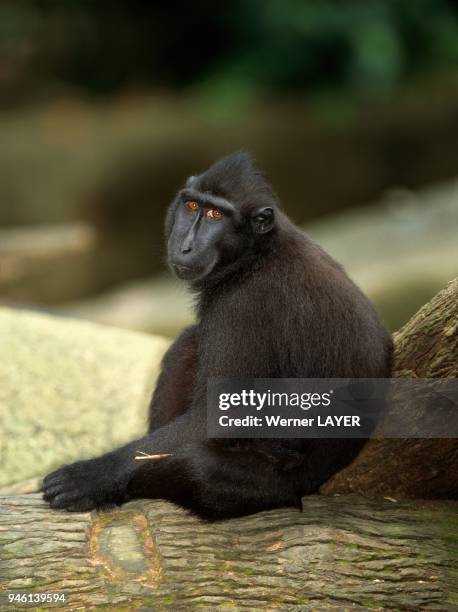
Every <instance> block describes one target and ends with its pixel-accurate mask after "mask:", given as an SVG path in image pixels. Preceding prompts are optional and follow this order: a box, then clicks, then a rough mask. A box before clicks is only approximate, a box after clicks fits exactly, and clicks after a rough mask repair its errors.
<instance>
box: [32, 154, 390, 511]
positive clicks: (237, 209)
mask: <svg viewBox="0 0 458 612" xmlns="http://www.w3.org/2000/svg"><path fill="white" fill-rule="evenodd" d="M189 197H195V198H199V203H200V205H201V208H202V210H204V209H205V206H207V207H218V204H220V205H221V206H223V205H224V203H225V202H226V203H228V206H232V210H229V211H228V213H227V214H223V217H222V218H221V219H220V220H219V221H215V222H213V221H212V220H211V219H210V220H209V219H208V218H207V217H205V215H204V214H203V213H202V215H203V216H202V219H200V218H199V219H198V217H197V216H194V217H192V216H189V215H191V213H190V212H189V210H188V209H187V208H185V207H186V198H189ZM199 210H200V209H199ZM205 210H206V209H205ZM196 214H197V215H200V214H201V213H200V212H199V213H196ZM186 215H188V216H186ZM191 225H192V229H189V228H191ZM190 232H191V233H192V236H191V233H190ZM189 236H191V238H192V240H191V238H189ZM166 237H167V240H168V252H169V262H170V264H171V266H172V267H174V269H175V270H176V271H177V274H179V275H180V276H182V277H183V278H187V280H188V281H189V282H190V285H191V288H192V289H193V290H194V291H195V292H196V295H197V318H196V323H195V325H193V326H191V327H188V328H186V329H185V330H184V331H183V332H182V333H181V334H180V335H179V336H178V338H177V339H176V340H175V342H174V343H173V345H172V346H171V348H170V349H169V351H168V352H167V354H166V355H165V357H164V360H163V364H162V373H161V375H160V377H159V381H158V384H157V387H156V390H155V392H154V395H153V398H152V401H151V407H150V419H149V432H148V434H147V435H146V436H145V437H143V438H141V439H140V440H136V441H134V442H132V443H130V444H127V445H126V446H124V447H122V448H120V449H117V450H115V451H112V452H110V453H108V454H106V455H104V456H102V457H99V458H96V459H91V460H88V461H79V462H77V463H74V464H72V465H68V466H63V467H62V468H60V469H59V470H57V471H56V472H54V473H53V474H50V475H49V476H47V478H46V479H45V480H44V484H43V491H44V498H45V499H46V500H48V501H49V502H50V504H51V506H52V507H53V508H65V509H67V510H74V511H83V510H90V509H93V508H103V507H108V506H110V505H113V504H121V503H123V502H125V501H128V500H130V499H134V498H138V497H147V498H162V499H167V500H170V501H173V502H175V503H178V504H181V505H182V506H184V507H185V508H188V509H189V510H191V511H192V512H194V513H195V514H197V515H199V516H201V517H203V518H205V519H208V520H216V519H221V518H227V517H235V516H241V515H245V514H250V513H253V512H258V511H260V510H267V509H269V508H277V507H281V506H296V507H301V501H300V500H301V497H302V496H303V495H306V494H309V493H313V492H315V491H317V489H318V488H319V486H320V485H321V484H322V483H323V482H325V481H326V480H327V479H328V478H329V477H330V476H332V474H334V473H335V472H337V471H338V470H340V469H341V468H343V467H344V466H345V465H347V464H348V463H350V462H351V461H352V460H353V459H354V457H355V456H356V455H357V454H358V452H359V450H360V449H361V447H362V445H363V444H364V440H351V439H346V440H338V439H326V440H320V439H314V440H305V439H304V440H302V439H285V440H283V439H277V440H267V439H266V440H244V441H242V442H240V441H239V442H237V441H235V440H225V441H217V440H213V441H209V440H207V437H206V422H205V415H206V382H207V379H208V378H210V377H218V376H219V377H253V378H264V377H265V378H268V377H285V378H295V377H298V378H305V377H310V378H320V377H327V378H331V377H338V378H352V377H354V378H362V377H368V378H378V377H380V378H384V377H388V376H389V375H390V368H391V357H392V343H391V339H390V336H389V334H388V333H387V331H386V330H385V329H384V327H383V325H382V324H381V323H380V320H379V318H378V316H377V314H376V313H375V311H374V309H373V307H372V305H371V304H370V302H369V301H368V300H367V299H366V297H365V296H364V295H363V294H362V293H361V291H360V290H359V289H358V288H357V287H356V286H355V285H354V284H353V282H352V281H351V280H350V279H349V278H348V277H347V275H346V274H345V272H344V270H343V269H342V267H341V266H340V265H339V264H338V263H336V262H335V261H334V260H333V259H332V258H331V257H330V256H329V255H328V254H327V253H325V252H324V251H323V249H321V248H320V247H319V246H318V245H317V244H316V243H315V242H314V241H313V240H312V239H311V238H309V237H308V236H307V235H306V234H304V233H303V232H302V231H301V230H300V229H299V228H297V227H296V226H295V225H293V223H292V222H291V221H290V220H289V219H288V218H287V216H286V215H285V214H284V213H283V212H282V211H281V208H280V206H279V203H278V201H277V198H276V196H275V194H274V193H273V191H272V189H271V188H270V186H269V185H268V183H267V182H266V180H265V179H264V178H263V176H262V175H261V174H260V173H259V171H258V170H257V169H256V167H255V165H254V163H253V161H252V159H251V158H250V157H249V156H248V155H246V154H245V153H236V154H233V155H230V156H229V157H227V158H224V159H222V160H220V161H219V162H217V163H216V164H214V165H213V166H212V167H211V168H210V169H209V170H207V172H205V173H204V174H202V175H200V176H196V177H191V178H190V179H188V181H187V183H186V185H185V187H184V190H182V191H180V192H179V193H178V195H177V197H176V198H175V200H174V201H173V202H172V204H171V206H170V208H169V211H168V214H167V220H166ZM186 237H187V238H186ZM185 240H188V241H189V240H191V242H190V243H189V244H190V246H189V247H186V248H184V247H183V244H184V241H185ZM202 262H204V263H202ZM138 451H143V452H146V453H151V454H166V453H170V456H168V457H164V458H162V459H160V460H156V461H135V460H134V457H135V455H136V454H137V452H138Z"/></svg>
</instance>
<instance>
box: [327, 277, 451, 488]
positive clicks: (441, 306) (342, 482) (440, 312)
mask: <svg viewBox="0 0 458 612" xmlns="http://www.w3.org/2000/svg"><path fill="white" fill-rule="evenodd" d="M394 341H395V362H394V376H397V377H410V378H456V377H458V279H455V280H453V281H452V282H450V283H449V284H448V285H447V287H446V288H445V289H444V290H443V291H441V292H440V293H438V294H437V295H436V296H435V297H434V298H433V299H432V300H431V301H430V302H428V304H426V305H425V306H423V308H421V309H420V310H419V311H418V312H417V314H416V315H414V316H413V317H412V319H411V320H410V321H409V322H408V323H407V324H406V325H405V326H404V327H403V328H402V329H401V330H400V331H399V332H398V333H396V334H395V336H394ZM398 408H401V409H403V410H411V418H412V419H413V420H414V419H415V416H416V415H415V406H411V407H409V406H406V405H401V406H398ZM387 418H389V415H387ZM321 492H322V493H324V494H327V495H329V494H335V493H340V494H346V493H359V494H362V495H364V496H366V497H374V498H375V497H380V496H386V495H389V496H391V497H395V498H397V499H408V498H422V499H438V498H448V499H457V498H458V439H456V438H454V439H443V438H442V439H409V440H406V439H384V440H378V439H374V440H370V441H369V442H368V443H367V444H366V446H365V447H364V448H363V450H362V451H361V453H360V454H359V456H358V457H357V458H356V460H355V461H354V462H353V463H352V464H351V465H350V466H349V467H347V468H346V469H344V470H342V471H341V472H339V473H338V474H336V475H335V476H334V477H333V478H331V480H329V481H328V482H327V483H325V484H324V485H323V486H322V487H321Z"/></svg>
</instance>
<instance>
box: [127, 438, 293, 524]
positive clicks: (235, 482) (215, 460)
mask: <svg viewBox="0 0 458 612" xmlns="http://www.w3.org/2000/svg"><path fill="white" fill-rule="evenodd" d="M127 493H128V495H129V497H131V498H141V497H145V498H150V499H155V498H161V499H167V500H169V501H172V502H174V503H177V504H179V505H181V506H183V507H185V508H187V509H188V510H191V511H192V512H194V513H195V514H197V515H198V516H200V517H202V518H204V519H207V520H218V519H223V518H231V517H237V516H243V515H246V514H252V513H255V512H259V511H261V510H268V509H270V508H279V507H282V506H296V507H298V508H302V506H301V501H300V494H298V493H297V492H296V491H295V490H294V485H293V478H292V477H290V476H289V475H288V474H285V472H284V471H283V470H282V468H281V466H280V465H279V464H277V463H275V462H272V461H270V460H269V459H268V458H266V457H264V456H263V455H262V454H260V453H258V452H256V451H254V450H249V449H248V450H246V449H243V450H241V449H240V450H239V449H237V450H231V449H224V448H221V447H219V446H217V445H216V444H214V443H212V442H207V443H199V444H191V445H188V446H185V447H183V448H181V449H180V450H179V451H178V452H177V453H174V454H173V455H171V456H169V457H165V458H163V459H160V460H158V461H144V462H143V465H142V466H141V468H140V469H139V470H138V471H136V473H135V474H134V475H133V477H132V478H131V480H130V482H129V484H128V486H127Z"/></svg>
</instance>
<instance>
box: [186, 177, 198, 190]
mask: <svg viewBox="0 0 458 612" xmlns="http://www.w3.org/2000/svg"><path fill="white" fill-rule="evenodd" d="M196 178H197V177H196V176H195V175H194V174H193V175H192V176H190V177H189V178H188V179H187V181H186V183H185V186H186V187H191V185H192V184H193V183H194V181H195V180H196Z"/></svg>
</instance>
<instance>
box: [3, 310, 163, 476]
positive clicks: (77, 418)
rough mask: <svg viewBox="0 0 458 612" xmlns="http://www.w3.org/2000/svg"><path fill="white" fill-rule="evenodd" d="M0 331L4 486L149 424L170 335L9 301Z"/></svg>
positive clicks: (138, 431)
mask: <svg viewBox="0 0 458 612" xmlns="http://www.w3.org/2000/svg"><path fill="white" fill-rule="evenodd" d="M0 336H1V339H2V360H1V363H0V456H1V458H2V463H1V469H0V486H5V485H9V484H11V483H15V482H19V481H21V480H25V479H27V478H32V477H34V476H40V475H43V474H44V473H46V472H47V471H49V470H51V469H53V468H55V467H57V466H58V465H60V464H62V463H65V462H69V461H74V460H76V459H80V458H84V457H91V456H95V455H97V454H99V453H101V452H104V451H107V450H109V449H110V448H113V447H115V446H117V445H120V444H122V443H124V442H127V441H128V440H129V439H132V438H133V437H135V436H137V435H141V433H142V432H143V431H144V430H145V424H146V413H147V405H148V398H149V396H150V394H151V390H152V388H153V386H154V381H155V378H156V376H157V373H158V368H159V364H160V360H161V358H162V355H163V354H164V352H165V350H166V348H167V346H168V343H169V341H168V340H166V339H164V338H160V337H155V336H148V335H146V334H139V333H134V332H129V331H125V330H120V329H116V328H112V327H107V326H102V325H97V324H94V323H87V322H83V321H79V320H74V319H66V318H57V317H52V316H49V315H45V314H41V313H36V312H30V311H25V310H13V309H6V308H1V309H0Z"/></svg>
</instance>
